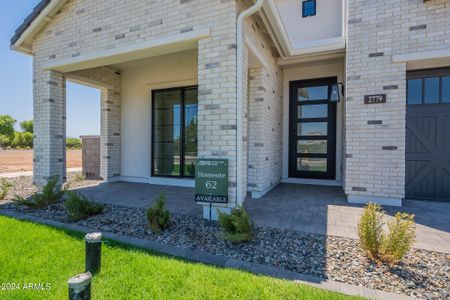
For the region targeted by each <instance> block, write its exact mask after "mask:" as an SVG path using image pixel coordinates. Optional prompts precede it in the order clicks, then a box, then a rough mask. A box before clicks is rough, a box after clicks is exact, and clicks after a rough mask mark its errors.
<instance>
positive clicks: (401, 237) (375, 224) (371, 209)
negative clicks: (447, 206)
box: [358, 203, 416, 264]
mask: <svg viewBox="0 0 450 300" xmlns="http://www.w3.org/2000/svg"><path fill="white" fill-rule="evenodd" d="M384 224H385V223H384V212H383V211H382V210H381V207H380V206H379V205H377V204H373V203H369V204H368V205H366V207H365V208H364V212H363V214H362V215H361V219H360V221H359V224H358V234H359V238H360V242H361V245H362V248H363V249H364V250H365V251H366V252H367V254H368V257H369V258H370V259H371V260H373V261H378V262H379V261H382V262H385V263H388V264H393V263H396V262H398V261H399V260H401V259H402V258H403V257H404V256H405V255H406V254H407V253H408V251H409V250H410V249H411V248H412V245H413V244H414V241H415V237H416V233H415V223H414V216H413V215H409V214H405V213H397V214H396V215H395V217H394V219H393V220H391V221H389V222H388V224H387V227H388V232H387V233H386V232H385V231H384V230H383V226H384Z"/></svg>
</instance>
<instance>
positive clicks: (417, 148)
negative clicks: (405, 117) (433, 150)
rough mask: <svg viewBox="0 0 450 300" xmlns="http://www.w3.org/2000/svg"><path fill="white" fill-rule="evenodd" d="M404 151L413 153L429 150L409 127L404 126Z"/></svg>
mask: <svg viewBox="0 0 450 300" xmlns="http://www.w3.org/2000/svg"><path fill="white" fill-rule="evenodd" d="M406 151H407V152H409V153H410V154H413V153H430V150H429V149H428V148H427V147H426V146H425V144H424V143H422V141H421V140H420V139H419V138H418V137H417V136H416V135H415V134H414V131H413V130H411V129H410V128H409V127H407V128H406Z"/></svg>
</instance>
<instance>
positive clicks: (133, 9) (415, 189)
mask: <svg viewBox="0 0 450 300" xmlns="http://www.w3.org/2000/svg"><path fill="white" fill-rule="evenodd" d="M11 44H12V48H13V49H15V50H17V51H21V52H24V53H27V54H30V55H33V70H34V71H33V73H34V74H33V75H34V76H33V78H34V79H33V85H34V124H35V137H34V181H35V182H36V184H37V185H39V186H42V185H43V184H44V183H45V182H46V180H47V178H48V177H49V176H52V175H59V176H60V177H61V178H63V177H64V176H65V150H64V149H65V116H66V108H65V107H66V104H65V101H66V100H65V99H66V92H65V82H66V80H71V81H75V82H78V83H82V84H86V85H90V86H94V87H97V88H100V89H101V173H102V177H103V178H104V179H105V181H119V180H120V181H134V182H144V183H149V184H165V185H180V186H193V185H194V179H193V175H194V171H193V168H194V165H195V161H196V160H197V159H198V158H222V159H227V160H228V162H229V199H230V201H229V203H228V204H227V205H222V206H221V205H217V207H219V208H221V209H224V210H229V208H231V207H234V206H236V205H239V204H242V203H243V201H244V199H245V197H246V195H247V194H250V195H251V196H252V197H254V198H259V197H262V196H264V195H265V194H266V193H267V192H269V191H270V190H271V189H273V188H274V187H275V186H276V185H278V184H279V183H280V182H288V183H294V184H295V183H297V184H316V185H334V186H341V187H342V189H343V190H344V191H345V194H346V196H347V198H348V201H349V202H354V203H365V202H370V201H373V202H379V203H382V204H385V205H396V206H399V205H401V204H402V201H404V199H409V198H411V199H428V200H445V201H449V200H450V184H449V183H450V1H447V0H431V1H424V0H390V1H387V0H384V1H367V0H305V1H303V0H258V1H250V0H248V1H241V0H164V1H144V0H108V1H105V0H98V1H97V0H96V1H90V0H43V1H41V3H40V4H39V5H38V6H37V7H36V8H35V10H34V11H33V13H32V14H31V15H30V16H29V17H28V18H27V19H26V20H25V22H24V24H23V25H22V26H21V27H20V28H19V29H18V30H17V31H16V34H15V36H14V37H13V38H12V40H11ZM299 197H301V195H299Z"/></svg>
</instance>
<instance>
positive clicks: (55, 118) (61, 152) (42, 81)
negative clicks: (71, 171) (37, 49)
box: [33, 65, 66, 189]
mask: <svg viewBox="0 0 450 300" xmlns="http://www.w3.org/2000/svg"><path fill="white" fill-rule="evenodd" d="M34 69H35V70H34V80H33V94H34V96H33V104H34V141H33V143H34V149H33V152H34V156H33V181H34V182H35V184H36V185H37V186H38V187H39V189H41V188H42V187H43V186H44V185H45V184H46V183H47V181H48V178H49V177H52V176H55V175H56V176H58V177H59V179H60V181H61V182H62V181H64V180H65V178H66V82H65V78H64V75H63V74H61V73H57V72H54V71H42V70H40V69H39V68H38V67H36V65H35V66H34Z"/></svg>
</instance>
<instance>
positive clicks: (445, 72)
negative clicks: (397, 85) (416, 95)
mask: <svg viewBox="0 0 450 300" xmlns="http://www.w3.org/2000/svg"><path fill="white" fill-rule="evenodd" d="M444 77H450V68H433V69H424V70H417V71H408V72H407V73H406V105H433V104H434V105H436V104H450V102H444V101H443V99H442V96H443V84H442V82H443V78H444ZM429 78H439V102H436V103H425V92H426V91H425V79H429ZM416 79H419V80H421V84H422V95H421V103H415V104H410V103H409V101H408V100H409V88H408V83H409V81H410V80H416Z"/></svg>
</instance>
